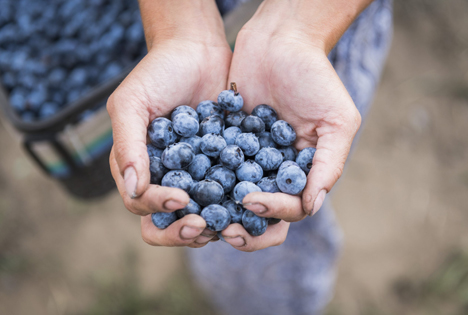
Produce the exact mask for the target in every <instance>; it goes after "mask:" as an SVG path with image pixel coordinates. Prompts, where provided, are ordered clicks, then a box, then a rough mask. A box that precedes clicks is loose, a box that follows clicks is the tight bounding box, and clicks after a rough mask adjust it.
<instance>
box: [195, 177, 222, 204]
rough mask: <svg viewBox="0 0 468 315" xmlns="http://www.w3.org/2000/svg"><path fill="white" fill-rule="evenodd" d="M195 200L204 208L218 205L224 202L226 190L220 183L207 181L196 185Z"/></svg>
mask: <svg viewBox="0 0 468 315" xmlns="http://www.w3.org/2000/svg"><path fill="white" fill-rule="evenodd" d="M192 196H193V199H194V200H195V201H196V202H197V203H198V204H199V205H200V206H202V207H206V206H208V205H211V204H218V203H220V202H221V201H222V200H223V197H224V189H223V186H221V185H220V184H219V183H218V182H215V181H212V180H209V179H205V180H202V181H200V182H198V183H196V184H195V186H194V187H193V191H192Z"/></svg>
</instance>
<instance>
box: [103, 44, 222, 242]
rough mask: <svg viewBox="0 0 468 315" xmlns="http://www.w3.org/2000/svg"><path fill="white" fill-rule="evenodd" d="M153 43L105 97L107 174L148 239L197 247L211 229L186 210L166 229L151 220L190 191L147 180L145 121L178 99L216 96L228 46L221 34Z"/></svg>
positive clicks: (179, 102)
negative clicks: (209, 40)
mask: <svg viewBox="0 0 468 315" xmlns="http://www.w3.org/2000/svg"><path fill="white" fill-rule="evenodd" d="M153 47H154V48H151V49H150V51H149V53H148V55H147V56H146V57H145V58H144V59H143V60H142V61H141V62H140V63H139V64H138V65H137V67H136V68H135V69H134V70H133V71H132V72H131V73H130V74H129V75H128V76H127V78H126V79H125V80H124V81H123V82H122V84H121V85H120V86H119V87H118V88H117V89H116V90H115V92H114V93H113V94H112V95H111V96H110V98H109V100H108V104H107V108H108V112H109V115H110V117H111V120H112V129H113V136H114V146H113V148H112V152H111V155H110V166H111V171H112V176H113V177H114V180H115V182H116V184H117V188H118V190H119V192H120V195H121V196H122V199H123V201H124V204H125V206H126V208H127V209H128V210H130V211H131V212H133V213H135V214H138V215H141V216H142V218H141V229H142V237H143V239H144V240H145V241H146V242H147V243H148V244H151V245H161V246H190V247H201V246H204V245H205V244H207V243H208V242H209V241H210V240H211V239H212V237H213V236H214V235H215V233H214V232H211V231H208V230H205V226H206V223H205V221H204V220H203V219H202V218H201V217H200V216H197V215H188V216H185V217H184V218H183V219H181V220H178V221H176V222H175V223H173V224H171V225H170V226H169V227H168V228H167V229H165V230H160V229H158V228H156V227H155V226H154V225H153V224H152V222H151V215H150V214H151V213H154V212H159V211H165V212H172V211H175V210H177V209H181V208H183V207H185V205H187V204H188V202H189V196H188V195H187V193H185V192H184V191H182V190H181V189H177V188H169V187H161V186H159V185H150V172H149V158H148V153H147V149H146V143H147V138H146V137H147V127H148V125H149V123H150V122H151V121H152V120H153V119H155V118H156V117H160V116H167V115H168V114H170V113H171V111H172V110H173V109H174V108H175V107H176V106H178V105H190V106H192V107H195V106H196V105H197V104H198V103H199V102H200V101H202V100H208V99H211V100H215V99H216V97H217V95H218V93H219V91H221V90H223V89H224V88H225V86H226V79H227V73H228V69H229V64H230V60H231V50H230V48H229V46H228V45H227V43H226V42H225V40H224V42H223V41H221V42H220V44H219V45H211V44H210V45H207V44H205V43H202V42H196V41H193V40H187V39H184V40H177V39H171V40H165V41H164V42H162V43H158V44H155V45H154V46H153ZM203 231H204V232H203Z"/></svg>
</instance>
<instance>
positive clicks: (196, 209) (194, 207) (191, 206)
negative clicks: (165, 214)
mask: <svg viewBox="0 0 468 315" xmlns="http://www.w3.org/2000/svg"><path fill="white" fill-rule="evenodd" d="M201 210H202V209H201V207H200V206H199V205H198V203H196V202H195V201H193V200H192V199H190V201H189V203H188V204H187V205H186V206H185V207H184V208H183V209H180V210H177V211H176V212H175V213H176V214H177V217H178V218H179V219H181V218H183V217H185V216H186V215H188V214H200V212H201Z"/></svg>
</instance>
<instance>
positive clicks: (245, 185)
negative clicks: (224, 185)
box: [231, 182, 262, 202]
mask: <svg viewBox="0 0 468 315" xmlns="http://www.w3.org/2000/svg"><path fill="white" fill-rule="evenodd" d="M256 191H258V192H261V191H262V190H261V189H260V187H258V186H257V185H255V184H254V183H252V182H240V183H238V184H237V185H236V186H235V187H234V189H233V190H232V192H231V196H232V198H234V200H235V201H237V202H242V200H243V199H244V197H245V196H247V195H248V194H249V193H251V192H256Z"/></svg>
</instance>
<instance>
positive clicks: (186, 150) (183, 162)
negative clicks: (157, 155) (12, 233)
mask: <svg viewBox="0 0 468 315" xmlns="http://www.w3.org/2000/svg"><path fill="white" fill-rule="evenodd" d="M194 157H195V153H194V152H193V149H192V146H191V145H190V144H188V143H185V142H178V143H174V144H171V145H170V146H168V147H167V148H166V150H164V152H163V154H162V156H161V160H162V162H163V164H164V166H165V167H167V168H168V169H171V170H180V169H184V168H186V167H187V166H189V165H190V163H192V160H193V158H194Z"/></svg>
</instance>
